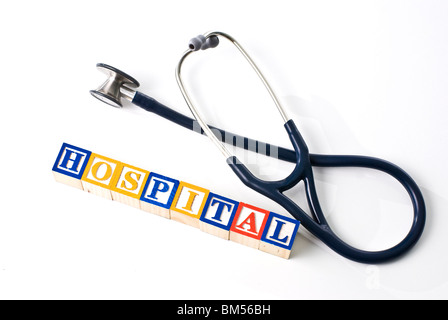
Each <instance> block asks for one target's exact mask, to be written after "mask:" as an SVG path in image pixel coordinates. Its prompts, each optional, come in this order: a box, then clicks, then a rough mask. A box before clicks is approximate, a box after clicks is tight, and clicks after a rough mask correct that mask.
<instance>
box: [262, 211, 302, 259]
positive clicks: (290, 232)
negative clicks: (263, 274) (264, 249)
mask: <svg viewBox="0 0 448 320" xmlns="http://www.w3.org/2000/svg"><path fill="white" fill-rule="evenodd" d="M299 225H300V222H299V221H297V220H294V219H291V218H289V217H285V216H282V215H280V214H277V213H274V212H271V213H270V214H269V217H268V221H267V222H266V226H265V228H264V232H263V235H262V236H261V241H264V242H268V243H270V244H273V245H276V246H279V247H282V248H285V249H288V250H291V248H292V245H293V243H294V239H295V237H296V234H297V230H298V229H299Z"/></svg>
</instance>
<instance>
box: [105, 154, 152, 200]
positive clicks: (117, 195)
mask: <svg viewBox="0 0 448 320" xmlns="http://www.w3.org/2000/svg"><path fill="white" fill-rule="evenodd" d="M116 172H117V173H116V175H115V178H114V181H113V182H112V185H111V194H112V199H113V200H115V201H119V202H122V203H124V204H127V205H130V206H133V207H135V208H139V209H140V196H141V194H142V192H143V188H144V186H145V183H146V179H148V175H149V172H148V171H146V170H143V169H140V168H137V167H134V166H131V165H129V164H125V163H120V164H119V166H118V168H117V169H116Z"/></svg>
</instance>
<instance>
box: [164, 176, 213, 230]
mask: <svg viewBox="0 0 448 320" xmlns="http://www.w3.org/2000/svg"><path fill="white" fill-rule="evenodd" d="M208 194H209V190H207V189H204V188H201V187H198V186H195V185H192V184H189V183H186V182H182V181H181V182H180V183H179V188H178V189H177V192H176V195H175V196H174V200H173V203H172V204H171V209H170V212H171V219H173V220H175V221H178V222H182V223H185V224H187V225H190V226H192V227H195V228H199V218H200V217H201V213H202V210H203V209H204V205H205V202H206V201H207V196H208Z"/></svg>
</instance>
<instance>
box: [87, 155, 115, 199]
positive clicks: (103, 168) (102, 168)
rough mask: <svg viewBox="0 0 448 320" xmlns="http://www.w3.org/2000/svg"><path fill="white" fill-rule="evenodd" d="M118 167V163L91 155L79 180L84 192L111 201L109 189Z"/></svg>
mask: <svg viewBox="0 0 448 320" xmlns="http://www.w3.org/2000/svg"><path fill="white" fill-rule="evenodd" d="M120 165H121V163H120V162H119V161H116V160H113V159H110V158H107V157H104V156H101V155H99V154H95V153H92V155H91V156H90V159H89V162H88V163H87V167H86V169H85V171H84V174H83V176H82V178H81V182H82V186H83V188H84V190H85V191H87V192H90V193H93V194H95V195H97V196H101V197H104V198H106V199H109V200H112V194H111V192H110V188H111V187H112V184H113V182H114V181H115V176H116V174H117V171H118V170H117V169H118V168H119V167H120Z"/></svg>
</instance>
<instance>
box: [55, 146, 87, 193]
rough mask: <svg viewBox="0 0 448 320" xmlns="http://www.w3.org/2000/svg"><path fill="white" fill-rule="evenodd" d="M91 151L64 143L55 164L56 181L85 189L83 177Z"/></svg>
mask: <svg viewBox="0 0 448 320" xmlns="http://www.w3.org/2000/svg"><path fill="white" fill-rule="evenodd" d="M90 154H91V152H90V151H88V150H84V149H81V148H78V147H75V146H72V145H70V144H68V143H63V144H62V147H61V149H60V150H59V154H58V157H57V158H56V161H55V163H54V165H53V175H54V178H55V179H56V181H58V182H61V183H64V184H67V185H69V186H72V187H75V188H78V189H81V190H83V186H82V183H81V177H82V175H83V173H84V170H85V168H86V166H87V162H88V161H89V157H90Z"/></svg>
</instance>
